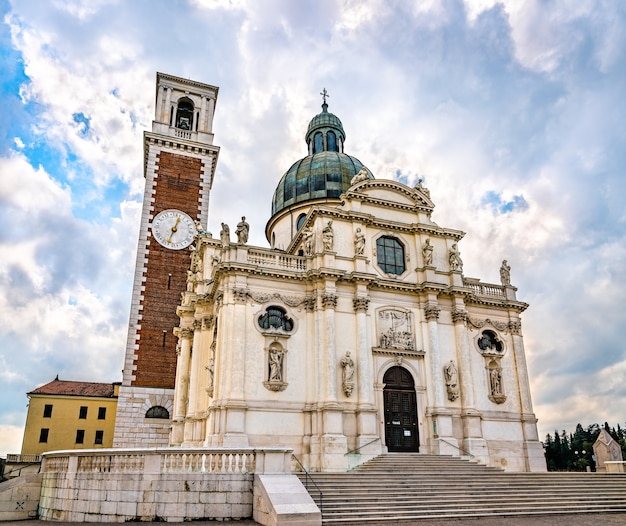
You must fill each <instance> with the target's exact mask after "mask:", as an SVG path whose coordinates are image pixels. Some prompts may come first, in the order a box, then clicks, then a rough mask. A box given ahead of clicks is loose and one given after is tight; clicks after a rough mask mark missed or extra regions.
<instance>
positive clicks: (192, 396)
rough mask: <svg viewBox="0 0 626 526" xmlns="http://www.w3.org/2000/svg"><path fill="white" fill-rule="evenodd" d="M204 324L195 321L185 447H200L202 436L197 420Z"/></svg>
mask: <svg viewBox="0 0 626 526" xmlns="http://www.w3.org/2000/svg"><path fill="white" fill-rule="evenodd" d="M201 329H202V322H201V321H200V320H195V321H194V332H193V346H192V352H191V368H190V372H189V400H188V402H187V415H186V419H185V420H186V421H185V440H184V443H183V445H189V446H197V445H200V441H201V440H202V438H203V437H202V435H201V434H199V433H198V429H197V428H198V426H197V424H196V420H197V418H198V412H199V411H198V409H199V408H198V390H199V389H200V386H199V384H200V378H199V375H200V374H202V371H201V369H202V367H201V364H200V363H201V360H202V330H201Z"/></svg>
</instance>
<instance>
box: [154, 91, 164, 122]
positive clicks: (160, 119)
mask: <svg viewBox="0 0 626 526" xmlns="http://www.w3.org/2000/svg"><path fill="white" fill-rule="evenodd" d="M164 89H165V88H164V87H163V86H159V93H158V95H157V101H156V111H155V112H154V114H155V115H156V120H157V121H158V122H163V91H164Z"/></svg>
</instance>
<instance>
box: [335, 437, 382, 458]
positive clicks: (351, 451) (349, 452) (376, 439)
mask: <svg viewBox="0 0 626 526" xmlns="http://www.w3.org/2000/svg"><path fill="white" fill-rule="evenodd" d="M379 440H380V437H376V438H375V439H374V440H370V441H369V442H368V443H367V444H363V445H362V446H359V447H357V448H355V449H351V450H350V451H348V452H347V453H344V454H343V456H344V457H345V456H346V455H351V454H353V453H356V452H357V451H358V450H359V449H363V448H364V447H366V446H369V445H370V444H373V443H374V442H378V441H379Z"/></svg>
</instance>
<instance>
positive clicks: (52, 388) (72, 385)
mask: <svg viewBox="0 0 626 526" xmlns="http://www.w3.org/2000/svg"><path fill="white" fill-rule="evenodd" d="M27 394H29V395H31V394H42V395H65V396H94V397H102V398H113V396H114V387H113V384H111V383H109V384H104V383H99V382H72V381H70V380H59V377H58V376H57V377H56V378H55V379H54V380H52V382H49V383H47V384H45V385H42V386H41V387H37V389H34V390H32V391H30V392H29V393H27Z"/></svg>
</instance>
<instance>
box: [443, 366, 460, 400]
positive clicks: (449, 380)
mask: <svg viewBox="0 0 626 526" xmlns="http://www.w3.org/2000/svg"><path fill="white" fill-rule="evenodd" d="M443 375H444V379H445V382H446V390H447V391H448V400H451V401H454V400H456V399H457V398H458V397H459V385H458V384H459V375H458V371H457V369H456V365H455V364H454V362H453V361H452V360H450V362H448V363H447V364H446V365H445V366H444V368H443Z"/></svg>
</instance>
